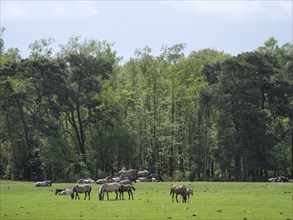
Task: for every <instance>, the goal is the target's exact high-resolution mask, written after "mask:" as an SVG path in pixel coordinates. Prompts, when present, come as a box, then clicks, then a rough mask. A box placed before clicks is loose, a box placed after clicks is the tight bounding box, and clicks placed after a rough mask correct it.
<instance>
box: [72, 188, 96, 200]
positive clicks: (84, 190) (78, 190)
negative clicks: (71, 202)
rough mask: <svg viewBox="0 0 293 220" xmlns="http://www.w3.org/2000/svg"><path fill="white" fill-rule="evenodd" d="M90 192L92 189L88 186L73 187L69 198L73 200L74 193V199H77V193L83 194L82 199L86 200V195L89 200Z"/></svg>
mask: <svg viewBox="0 0 293 220" xmlns="http://www.w3.org/2000/svg"><path fill="white" fill-rule="evenodd" d="M91 191H92V187H91V186H90V185H75V186H73V188H72V195H71V198H72V199H73V198H74V193H75V199H76V198H78V199H79V195H78V193H84V194H85V196H84V199H86V197H87V195H88V197H89V200H90V199H91Z"/></svg>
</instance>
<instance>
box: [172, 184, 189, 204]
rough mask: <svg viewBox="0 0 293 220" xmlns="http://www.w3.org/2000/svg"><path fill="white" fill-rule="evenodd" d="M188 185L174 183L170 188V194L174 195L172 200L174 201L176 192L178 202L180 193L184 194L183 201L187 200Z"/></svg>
mask: <svg viewBox="0 0 293 220" xmlns="http://www.w3.org/2000/svg"><path fill="white" fill-rule="evenodd" d="M186 192H187V189H186V186H185V185H173V186H172V187H171V189H170V195H172V202H174V195H175V194H176V202H178V198H177V196H178V194H180V195H181V196H182V202H186Z"/></svg>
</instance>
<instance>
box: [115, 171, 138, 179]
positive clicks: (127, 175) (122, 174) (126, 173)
mask: <svg viewBox="0 0 293 220" xmlns="http://www.w3.org/2000/svg"><path fill="white" fill-rule="evenodd" d="M118 175H119V177H120V179H121V180H125V179H130V178H134V179H137V170H136V169H129V170H120V171H119V172H118Z"/></svg>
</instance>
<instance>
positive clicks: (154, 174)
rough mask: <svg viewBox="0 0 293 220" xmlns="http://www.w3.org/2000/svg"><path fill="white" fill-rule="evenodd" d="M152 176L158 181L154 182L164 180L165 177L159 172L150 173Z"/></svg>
mask: <svg viewBox="0 0 293 220" xmlns="http://www.w3.org/2000/svg"><path fill="white" fill-rule="evenodd" d="M150 177H152V178H154V179H155V180H156V181H153V182H163V178H162V177H161V176H160V175H159V174H156V173H153V174H151V175H150Z"/></svg>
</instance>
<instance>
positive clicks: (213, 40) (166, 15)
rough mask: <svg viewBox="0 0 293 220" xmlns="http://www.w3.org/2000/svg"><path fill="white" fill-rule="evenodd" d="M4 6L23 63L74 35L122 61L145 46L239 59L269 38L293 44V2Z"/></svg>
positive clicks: (7, 0)
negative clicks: (35, 48)
mask: <svg viewBox="0 0 293 220" xmlns="http://www.w3.org/2000/svg"><path fill="white" fill-rule="evenodd" d="M0 6H1V27H4V28H5V31H4V34H3V36H2V38H3V39H4V44H5V48H6V49H8V48H10V47H14V48H18V49H19V50H20V51H21V55H22V57H23V58H25V57H27V56H29V54H30V50H29V45H30V44H32V43H33V42H34V41H36V40H40V39H48V38H54V39H55V43H54V45H53V46H54V49H55V52H58V51H59V45H65V44H66V43H67V42H68V40H69V38H70V37H72V36H81V37H82V39H87V40H90V39H95V40H98V41H107V42H109V43H114V46H113V49H114V50H116V51H117V54H118V55H119V56H122V57H123V58H124V61H126V60H129V59H130V57H134V53H135V51H136V49H142V48H144V47H146V46H148V47H150V48H151V49H152V53H153V55H158V54H160V53H161V48H162V47H165V46H173V45H175V44H180V43H183V44H185V45H186V49H185V51H184V52H185V55H186V56H188V54H189V53H190V52H191V51H198V50H201V49H205V48H212V49H216V50H220V51H225V52H227V53H230V54H233V55H237V54H239V53H241V52H246V51H253V50H255V49H257V48H258V47H259V46H262V45H263V44H264V42H265V41H267V40H268V39H269V38H270V37H274V38H275V39H276V40H277V41H278V43H279V45H283V44H285V43H288V42H289V43H293V42H292V41H293V40H292V39H293V15H292V13H293V0H286V1H281V0H277V1H274V0H266V1H265V0H262V1H256V0H253V1H240V0H228V1H220V0H207V1H199V0H193V1H192V0H189V1H179V0H178V1H176V0H169V1H154V0H146V1H134V0H132V1H125V0H123V1H117V0H112V1H100V0H96V1H95V0H91V1H77V0H66V1H60V0H58V1H45V0H40V1H36V0H30V1H25V0H17V1H15V0H0Z"/></svg>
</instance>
